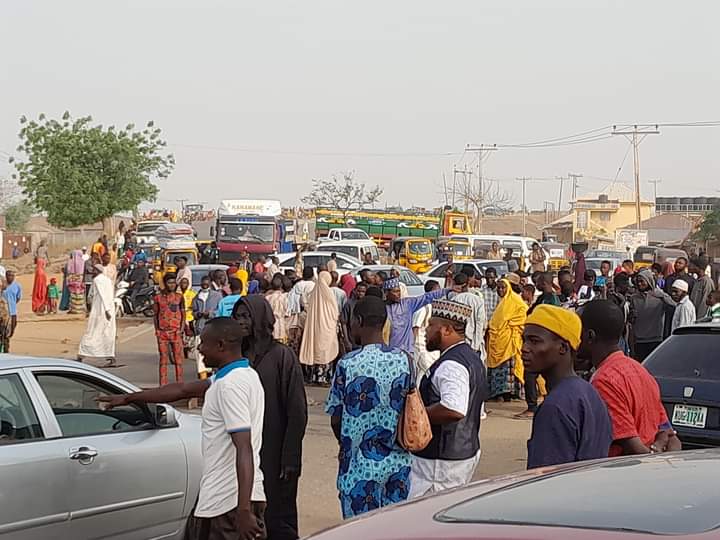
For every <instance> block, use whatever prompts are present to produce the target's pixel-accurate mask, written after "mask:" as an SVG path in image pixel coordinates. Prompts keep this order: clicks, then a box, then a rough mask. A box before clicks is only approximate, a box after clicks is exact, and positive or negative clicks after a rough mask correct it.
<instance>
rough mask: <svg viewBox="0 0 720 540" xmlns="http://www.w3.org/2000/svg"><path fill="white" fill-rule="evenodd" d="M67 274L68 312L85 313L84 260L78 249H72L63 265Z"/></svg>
mask: <svg viewBox="0 0 720 540" xmlns="http://www.w3.org/2000/svg"><path fill="white" fill-rule="evenodd" d="M65 269H66V272H65V273H66V274H67V288H68V291H69V293H70V313H85V283H84V282H83V278H84V274H85V261H84V260H83V253H82V251H80V250H79V249H76V250H75V251H73V253H72V255H71V257H70V260H69V261H68V263H67V265H66V266H65Z"/></svg>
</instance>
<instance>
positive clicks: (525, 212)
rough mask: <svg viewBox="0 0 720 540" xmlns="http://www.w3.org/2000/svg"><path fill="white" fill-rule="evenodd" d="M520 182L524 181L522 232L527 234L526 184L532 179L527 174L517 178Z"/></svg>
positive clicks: (524, 234)
mask: <svg viewBox="0 0 720 540" xmlns="http://www.w3.org/2000/svg"><path fill="white" fill-rule="evenodd" d="M515 180H517V181H518V182H522V233H523V236H527V207H526V206H525V184H526V183H527V181H528V180H532V178H529V177H527V176H523V177H520V178H516V179H515Z"/></svg>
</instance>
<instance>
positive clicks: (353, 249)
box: [318, 246, 360, 259]
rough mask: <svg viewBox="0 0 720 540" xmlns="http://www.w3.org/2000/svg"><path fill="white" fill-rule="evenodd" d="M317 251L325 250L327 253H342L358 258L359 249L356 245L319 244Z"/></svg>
mask: <svg viewBox="0 0 720 540" xmlns="http://www.w3.org/2000/svg"><path fill="white" fill-rule="evenodd" d="M318 251H326V252H327V253H344V254H345V255H350V256H351V257H355V258H356V259H357V258H358V252H359V251H360V249H359V248H358V247H357V246H320V247H319V248H318Z"/></svg>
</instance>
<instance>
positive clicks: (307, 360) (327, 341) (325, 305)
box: [300, 271, 340, 385]
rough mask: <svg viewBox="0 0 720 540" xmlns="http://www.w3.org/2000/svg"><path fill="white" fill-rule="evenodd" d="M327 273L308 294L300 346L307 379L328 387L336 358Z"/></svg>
mask: <svg viewBox="0 0 720 540" xmlns="http://www.w3.org/2000/svg"><path fill="white" fill-rule="evenodd" d="M331 282H332V277H331V276H330V272H325V271H323V272H320V274H319V276H318V279H317V283H316V285H315V288H314V289H313V290H312V292H311V293H310V298H309V299H308V306H307V320H306V321H305V331H304V332H303V338H302V345H301V347H300V363H301V364H303V366H305V367H304V368H303V369H304V371H305V377H306V379H309V380H310V382H318V383H320V384H322V385H328V384H330V378H331V377H332V373H331V369H330V366H331V364H332V362H334V361H335V359H336V358H337V356H338V352H339V347H338V335H337V327H338V319H339V317H340V314H339V312H338V305H337V300H336V299H335V294H334V293H333V292H332V290H331V289H330V283H331Z"/></svg>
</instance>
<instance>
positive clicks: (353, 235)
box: [342, 231, 369, 240]
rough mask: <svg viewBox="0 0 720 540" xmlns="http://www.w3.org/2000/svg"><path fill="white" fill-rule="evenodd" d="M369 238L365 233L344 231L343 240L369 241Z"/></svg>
mask: <svg viewBox="0 0 720 540" xmlns="http://www.w3.org/2000/svg"><path fill="white" fill-rule="evenodd" d="M368 238H369V236H368V235H367V233H365V232H363V231H343V233H342V239H343V240H368Z"/></svg>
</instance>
